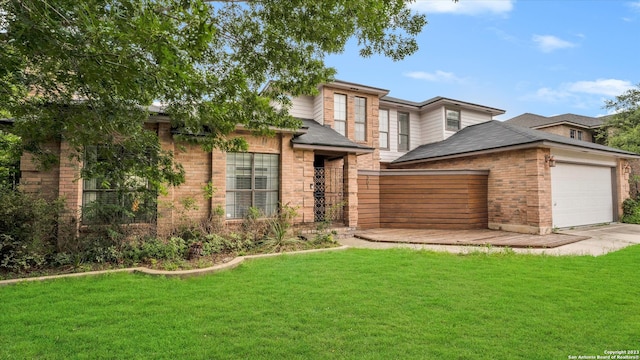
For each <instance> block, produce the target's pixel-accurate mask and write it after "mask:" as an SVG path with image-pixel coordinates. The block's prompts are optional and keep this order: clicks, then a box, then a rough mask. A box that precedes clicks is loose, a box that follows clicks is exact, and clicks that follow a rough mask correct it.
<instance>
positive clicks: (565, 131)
mask: <svg viewBox="0 0 640 360" xmlns="http://www.w3.org/2000/svg"><path fill="white" fill-rule="evenodd" d="M571 129H573V130H576V131H582V141H587V142H593V131H592V130H588V129H582V128H577V127H572V126H569V125H555V126H549V127H545V128H542V129H539V130H540V131H545V132H548V133H551V134H556V135H560V136H564V137H568V138H570V137H571ZM577 136H578V135H577V134H576V140H577Z"/></svg>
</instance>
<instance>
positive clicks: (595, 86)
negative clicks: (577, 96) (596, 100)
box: [568, 79, 633, 96]
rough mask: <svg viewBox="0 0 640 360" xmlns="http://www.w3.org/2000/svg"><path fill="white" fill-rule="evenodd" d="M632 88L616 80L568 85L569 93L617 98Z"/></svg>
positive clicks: (580, 82)
mask: <svg viewBox="0 0 640 360" xmlns="http://www.w3.org/2000/svg"><path fill="white" fill-rule="evenodd" d="M631 88H633V84H632V83H631V82H630V81H626V80H618V79H598V80H595V81H577V82H574V83H570V84H569V86H568V89H569V91H571V92H578V93H587V94H596V95H606V96H618V95H622V93H624V92H626V91H627V90H629V89H631Z"/></svg>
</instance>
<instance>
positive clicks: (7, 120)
mask: <svg viewBox="0 0 640 360" xmlns="http://www.w3.org/2000/svg"><path fill="white" fill-rule="evenodd" d="M14 122H15V121H14V120H13V119H0V124H6V125H13V123H14Z"/></svg>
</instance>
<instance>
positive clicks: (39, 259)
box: [0, 189, 64, 271]
mask: <svg viewBox="0 0 640 360" xmlns="http://www.w3.org/2000/svg"><path fill="white" fill-rule="evenodd" d="M0 204H2V206H0V270H4V271H23V270H30V269H33V268H38V267H41V266H43V265H44V264H45V263H46V262H47V261H49V260H50V259H51V258H52V256H53V254H54V253H56V251H57V244H58V230H59V228H58V217H59V216H60V214H61V213H62V211H63V209H64V203H63V201H60V200H58V201H52V202H51V201H46V200H44V199H39V198H36V197H34V196H31V195H28V194H24V193H22V192H19V191H13V190H9V189H2V190H0Z"/></svg>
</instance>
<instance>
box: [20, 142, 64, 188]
mask: <svg viewBox="0 0 640 360" xmlns="http://www.w3.org/2000/svg"><path fill="white" fill-rule="evenodd" d="M45 148H46V149H47V150H48V151H50V152H51V153H52V154H55V155H56V156H59V155H60V144H59V143H55V144H49V145H47V146H45ZM20 171H21V173H22V174H21V177H20V190H22V191H24V192H26V193H30V194H39V195H40V196H42V197H44V198H45V199H48V200H54V199H56V198H57V197H58V190H59V179H60V168H59V167H58V166H55V165H54V166H53V167H52V168H51V169H49V170H46V171H45V170H43V169H41V167H40V165H39V164H38V163H36V162H35V160H34V159H33V156H32V155H31V154H30V153H28V152H24V153H23V154H22V157H21V158H20Z"/></svg>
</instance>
